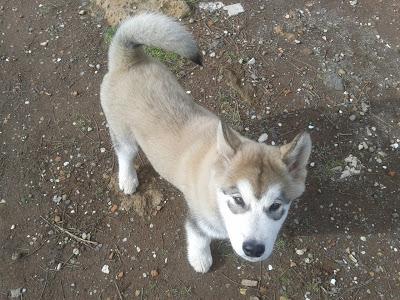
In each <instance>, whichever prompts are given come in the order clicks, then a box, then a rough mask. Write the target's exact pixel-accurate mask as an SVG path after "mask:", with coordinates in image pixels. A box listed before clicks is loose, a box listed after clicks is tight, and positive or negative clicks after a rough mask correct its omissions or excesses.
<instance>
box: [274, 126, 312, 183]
mask: <svg viewBox="0 0 400 300" xmlns="http://www.w3.org/2000/svg"><path fill="white" fill-rule="evenodd" d="M280 151H281V157H282V161H283V162H284V163H285V164H286V166H287V167H288V170H289V173H291V174H292V176H295V177H296V175H298V174H299V173H300V172H302V171H304V170H305V169H306V166H307V163H308V159H309V158H310V154H311V138H310V134H309V133H308V132H303V133H300V134H298V135H297V136H296V137H295V138H294V139H293V141H291V142H290V143H289V144H286V145H283V146H281V147H280Z"/></svg>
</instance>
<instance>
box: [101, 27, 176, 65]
mask: <svg viewBox="0 0 400 300" xmlns="http://www.w3.org/2000/svg"><path fill="white" fill-rule="evenodd" d="M116 32H117V27H107V29H106V30H105V31H104V33H103V37H104V43H105V44H106V45H110V43H111V41H112V39H113V37H114V35H115V33H116ZM144 51H145V53H146V54H147V55H149V56H151V57H153V58H155V59H157V60H159V61H161V62H163V63H165V64H166V65H167V66H168V67H169V68H170V69H172V70H173V71H174V72H177V70H178V69H180V68H181V67H182V66H183V59H182V58H181V57H180V56H179V55H178V54H176V53H173V52H169V51H165V50H163V49H160V48H157V47H150V46H145V47H144Z"/></svg>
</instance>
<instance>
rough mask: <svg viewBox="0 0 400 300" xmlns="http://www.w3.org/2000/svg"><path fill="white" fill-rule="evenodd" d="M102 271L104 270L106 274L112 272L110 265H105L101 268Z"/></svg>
mask: <svg viewBox="0 0 400 300" xmlns="http://www.w3.org/2000/svg"><path fill="white" fill-rule="evenodd" d="M101 272H103V273H104V274H110V267H109V266H108V265H104V266H103V267H102V268H101Z"/></svg>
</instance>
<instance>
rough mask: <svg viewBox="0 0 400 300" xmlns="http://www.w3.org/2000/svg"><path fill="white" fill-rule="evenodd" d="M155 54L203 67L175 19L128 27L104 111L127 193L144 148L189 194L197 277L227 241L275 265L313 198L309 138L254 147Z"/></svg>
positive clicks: (114, 50) (112, 64) (152, 17)
mask: <svg viewBox="0 0 400 300" xmlns="http://www.w3.org/2000/svg"><path fill="white" fill-rule="evenodd" d="M144 45H147V46H155V47H158V48H162V49H164V50H167V51H172V52H174V53H177V54H179V55H181V56H183V57H186V58H188V59H190V60H192V61H193V62H195V63H197V64H201V63H202V59H201V55H200V52H199V48H198V47H197V44H196V42H195V41H194V39H193V37H192V35H191V34H190V33H189V32H188V31H186V29H185V28H184V27H183V26H182V25H180V24H179V23H178V22H176V21H174V20H173V19H171V18H169V17H167V16H164V15H161V14H156V13H143V14H140V15H137V16H134V17H130V18H128V19H127V20H125V21H124V22H123V23H122V24H121V25H120V27H119V28H118V30H117V32H116V34H115V36H114V37H113V39H112V41H111V44H110V47H109V52H108V72H107V74H106V75H105V76H104V79H103V82H102V84H101V92H100V98H101V105H102V108H103V111H104V114H105V116H106V119H107V123H108V125H109V131H110V136H111V140H112V143H113V146H114V148H115V152H116V155H117V158H118V166H119V170H118V183H119V188H120V189H121V191H123V192H124V193H125V194H132V193H134V192H135V191H136V189H137V187H138V185H139V182H138V178H137V173H136V171H135V169H134V164H133V161H134V159H135V156H136V155H137V153H138V148H139V146H140V147H141V149H142V150H143V152H144V153H145V155H146V156H147V158H148V160H149V161H150V163H151V164H152V166H153V167H154V169H155V170H156V171H157V172H158V173H159V174H160V175H161V176H162V177H163V178H165V179H166V180H167V181H169V182H170V183H172V184H173V185H174V186H175V187H176V188H178V189H179V190H180V191H181V192H182V193H183V195H184V197H185V199H186V202H187V206H188V211H189V212H188V217H187V220H186V224H185V229H186V235H187V256H188V260H189V263H190V265H191V266H192V267H193V269H194V270H195V271H196V272H201V273H205V272H207V271H208V270H209V269H210V267H211V265H212V255H211V250H210V243H211V241H212V240H214V239H229V240H230V242H231V245H232V247H233V249H234V251H235V252H236V253H237V254H238V255H239V256H240V257H242V258H244V259H245V260H248V261H251V262H257V261H261V260H265V259H266V258H268V257H269V256H270V255H271V253H272V250H273V246H274V243H275V240H276V238H277V236H278V233H279V231H280V229H281V227H282V224H283V223H284V221H285V219H286V217H287V214H288V210H289V208H290V205H291V203H292V202H293V200H294V199H297V198H298V197H300V196H301V195H302V193H303V192H304V190H305V180H306V175H307V164H308V159H309V156H310V153H311V138H310V135H309V134H308V133H307V132H301V133H300V134H298V135H297V136H296V137H295V138H294V139H293V140H292V141H291V142H290V143H288V144H284V145H281V146H270V145H266V144H262V143H258V142H255V141H252V140H250V139H248V138H246V137H244V136H242V135H240V134H239V133H238V132H237V131H235V130H233V129H232V128H230V127H229V126H228V125H227V124H225V123H224V122H222V121H221V120H220V119H219V118H218V117H217V116H216V115H215V114H213V113H212V112H210V111H208V110H206V109H205V108H203V107H201V106H200V105H198V104H196V103H195V102H194V101H193V100H192V98H191V96H190V95H188V94H187V93H185V91H184V90H183V88H182V87H181V86H180V84H179V83H178V81H177V79H176V77H175V76H174V75H173V74H172V73H171V72H170V71H169V70H168V68H167V67H166V66H164V65H163V64H162V63H160V62H158V61H157V60H155V59H153V58H151V57H149V56H147V55H146V54H145V52H144V49H143V46H144Z"/></svg>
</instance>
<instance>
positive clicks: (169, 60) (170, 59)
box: [144, 46, 183, 72]
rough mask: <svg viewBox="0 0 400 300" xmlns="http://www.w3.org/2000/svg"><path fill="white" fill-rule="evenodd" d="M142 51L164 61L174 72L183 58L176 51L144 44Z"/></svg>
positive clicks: (180, 65)
mask: <svg viewBox="0 0 400 300" xmlns="http://www.w3.org/2000/svg"><path fill="white" fill-rule="evenodd" d="M144 51H145V52H146V54H147V55H149V56H151V57H153V58H155V59H157V60H159V61H161V62H163V63H165V64H166V65H167V66H168V67H169V68H171V69H172V70H173V71H174V72H177V71H178V69H179V68H181V67H182V66H183V59H182V58H181V57H180V56H179V55H178V54H176V53H173V52H169V51H165V50H163V49H160V48H156V47H149V46H146V47H145V48H144Z"/></svg>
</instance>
